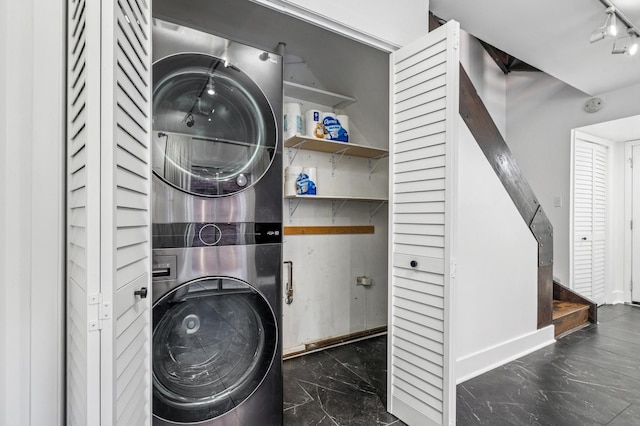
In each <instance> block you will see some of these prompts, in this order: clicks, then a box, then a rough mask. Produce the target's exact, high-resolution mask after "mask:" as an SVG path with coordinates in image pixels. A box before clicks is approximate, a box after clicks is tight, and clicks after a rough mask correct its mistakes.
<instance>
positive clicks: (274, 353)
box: [152, 20, 282, 426]
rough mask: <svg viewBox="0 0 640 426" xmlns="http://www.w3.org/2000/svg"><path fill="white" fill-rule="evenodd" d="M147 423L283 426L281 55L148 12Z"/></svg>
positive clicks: (212, 425)
mask: <svg viewBox="0 0 640 426" xmlns="http://www.w3.org/2000/svg"><path fill="white" fill-rule="evenodd" d="M153 60H154V64H153V135H152V143H153V147H152V156H153V158H152V163H153V164H152V167H153V184H152V187H153V212H152V217H153V302H154V304H153V356H152V360H153V414H154V425H175V424H181V425H185V424H199V425H208V426H214V425H215V426H223V425H225V426H226V425H234V426H235V425H246V426H254V425H264V426H271V425H281V424H282V355H281V352H282V349H281V333H280V327H281V309H282V308H281V264H282V245H281V242H282V141H281V138H282V130H281V128H280V126H279V125H278V123H280V121H281V115H282V59H281V57H280V56H279V55H276V54H273V53H270V52H264V51H261V50H257V49H255V48H252V47H248V46H245V45H242V44H239V43H235V42H233V41H230V40H225V39H222V38H219V37H216V36H213V35H211V34H207V33H203V32H200V31H196V30H193V29H190V28H186V27H183V26H179V25H175V24H172V23H169V22H165V21H160V20H155V21H154V27H153Z"/></svg>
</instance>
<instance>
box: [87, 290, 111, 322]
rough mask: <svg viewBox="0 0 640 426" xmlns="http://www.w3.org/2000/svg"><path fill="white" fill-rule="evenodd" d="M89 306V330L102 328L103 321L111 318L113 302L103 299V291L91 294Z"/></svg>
mask: <svg viewBox="0 0 640 426" xmlns="http://www.w3.org/2000/svg"><path fill="white" fill-rule="evenodd" d="M87 308H88V309H87V310H88V312H87V317H88V318H89V323H88V324H89V331H97V330H102V324H103V321H105V320H108V319H110V318H111V303H110V302H105V301H104V300H103V297H102V293H93V294H91V295H89V301H88V307H87Z"/></svg>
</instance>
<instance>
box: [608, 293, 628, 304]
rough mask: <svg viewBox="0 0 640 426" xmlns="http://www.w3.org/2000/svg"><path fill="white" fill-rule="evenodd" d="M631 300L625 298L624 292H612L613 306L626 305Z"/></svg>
mask: <svg viewBox="0 0 640 426" xmlns="http://www.w3.org/2000/svg"><path fill="white" fill-rule="evenodd" d="M629 300H630V297H629V298H627V297H625V294H624V291H612V292H611V303H610V304H611V305H617V304H618V303H625V302H627V301H629Z"/></svg>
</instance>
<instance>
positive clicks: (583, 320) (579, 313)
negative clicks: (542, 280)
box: [551, 281, 598, 338]
mask: <svg viewBox="0 0 640 426" xmlns="http://www.w3.org/2000/svg"><path fill="white" fill-rule="evenodd" d="M597 322H598V310H597V305H596V304H595V303H594V302H593V301H591V300H589V299H587V298H586V297H583V296H581V295H579V294H578V293H576V292H574V291H572V290H570V289H569V288H567V287H565V286H563V285H562V284H560V283H558V282H557V281H554V282H553V319H552V322H551V323H552V324H553V326H554V327H555V333H554V334H555V337H556V338H562V337H564V336H566V335H567V334H570V333H572V332H574V331H576V330H580V329H581V328H583V327H586V326H587V325H589V324H595V323H597Z"/></svg>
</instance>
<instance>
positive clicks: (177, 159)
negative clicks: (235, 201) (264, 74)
mask: <svg viewBox="0 0 640 426" xmlns="http://www.w3.org/2000/svg"><path fill="white" fill-rule="evenodd" d="M277 132H278V130H277V127H276V122H275V118H274V115H273V111H272V109H271V106H270V105H269V102H268V101H267V98H266V97H265V96H264V93H263V92H262V90H260V88H259V87H258V85H257V84H256V83H255V82H254V81H253V80H252V79H251V78H249V77H248V76H247V75H246V74H245V73H243V72H242V71H241V70H239V69H238V68H237V67H235V66H233V65H229V64H228V63H226V62H225V61H222V60H220V59H218V58H215V57H212V56H208V55H204V54H196V53H189V54H178V55H174V56H169V57H167V58H164V59H161V60H160V61H158V62H156V63H155V64H154V65H153V135H152V140H153V172H154V173H155V174H156V175H157V176H158V177H160V178H161V179H163V180H164V181H165V182H166V183H168V184H170V185H172V186H174V187H176V188H177V189H179V190H181V191H184V192H187V193H190V194H194V195H200V196H208V197H216V196H223V195H228V194H234V193H236V192H239V191H242V190H244V189H246V188H248V187H250V186H251V185H253V184H255V183H256V182H257V181H258V180H259V179H260V178H261V177H262V176H263V175H264V174H265V173H266V171H267V170H268V168H269V166H270V165H271V162H272V160H273V156H274V153H275V148H276V143H277Z"/></svg>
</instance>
